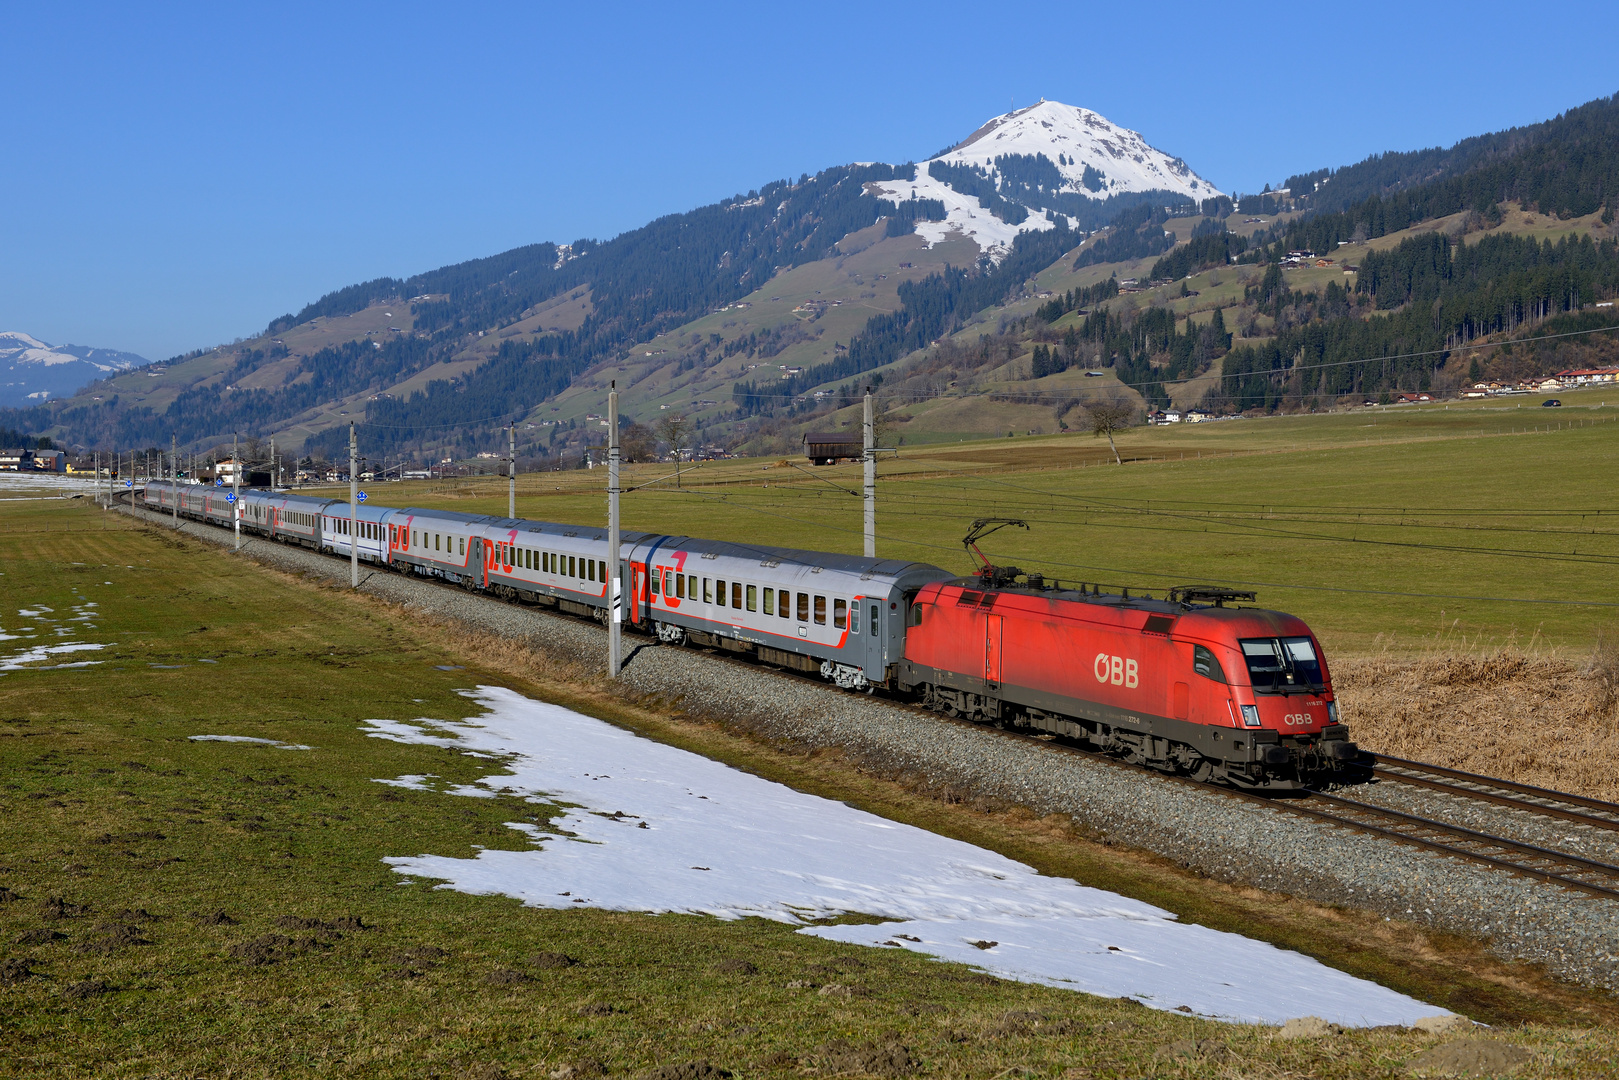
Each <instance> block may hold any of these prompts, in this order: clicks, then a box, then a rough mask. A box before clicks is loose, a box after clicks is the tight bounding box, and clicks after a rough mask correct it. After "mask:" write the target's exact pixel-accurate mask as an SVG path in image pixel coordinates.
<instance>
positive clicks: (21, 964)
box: [0, 956, 34, 986]
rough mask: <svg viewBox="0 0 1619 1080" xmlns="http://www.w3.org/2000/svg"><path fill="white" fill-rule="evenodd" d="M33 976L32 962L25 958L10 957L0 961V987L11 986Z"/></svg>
mask: <svg viewBox="0 0 1619 1080" xmlns="http://www.w3.org/2000/svg"><path fill="white" fill-rule="evenodd" d="M33 975H34V968H33V961H32V960H30V959H29V958H28V957H26V956H12V957H8V958H6V959H5V960H0V986H11V985H13V984H14V983H20V982H22V981H23V980H24V979H29V978H32V977H33Z"/></svg>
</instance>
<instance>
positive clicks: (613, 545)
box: [607, 379, 624, 679]
mask: <svg viewBox="0 0 1619 1080" xmlns="http://www.w3.org/2000/svg"><path fill="white" fill-rule="evenodd" d="M607 566H608V571H607V580H608V581H609V582H610V583H611V584H609V585H608V586H607V594H608V595H607V603H608V619H607V676H608V678H611V679H616V678H618V669H619V664H620V659H621V656H622V652H621V650H622V646H623V641H622V639H621V637H620V633H621V629H622V625H623V621H624V609H623V602H622V593H623V589H622V588H621V584H622V574H621V573H620V571H619V566H618V380H617V379H614V380H613V381H612V383H611V384H610V387H609V389H608V391H607Z"/></svg>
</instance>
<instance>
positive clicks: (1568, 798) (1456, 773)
mask: <svg viewBox="0 0 1619 1080" xmlns="http://www.w3.org/2000/svg"><path fill="white" fill-rule="evenodd" d="M1371 756H1372V758H1373V759H1374V761H1375V762H1376V763H1378V764H1382V763H1385V762H1386V763H1387V764H1389V765H1391V766H1393V767H1394V768H1397V769H1410V770H1412V771H1416V772H1425V773H1432V774H1433V775H1435V776H1443V777H1446V778H1448V779H1451V780H1461V781H1463V782H1465V783H1469V784H1481V785H1483V786H1485V787H1493V788H1498V789H1499V790H1501V791H1512V792H1516V793H1517V794H1519V795H1527V796H1529V797H1530V798H1535V799H1550V800H1552V801H1554V802H1560V803H1564V804H1566V805H1568V806H1583V807H1586V808H1587V809H1590V810H1601V811H1602V812H1603V813H1607V814H1614V815H1616V816H1619V803H1611V802H1604V801H1602V800H1601V799H1591V798H1587V797H1586V796H1584V795H1574V794H1572V793H1570V792H1567V791H1554V790H1553V789H1551V788H1543V787H1535V786H1534V785H1532V784H1520V783H1518V782H1517V781H1515V780H1498V779H1496V778H1495V777H1493V776H1480V775H1479V774H1477V773H1470V772H1463V771H1461V770H1460V769H1450V768H1446V767H1445V766H1443V765H1430V764H1428V763H1427V762H1425V761H1410V760H1408V759H1406V758H1399V757H1393V756H1391V755H1389V754H1372V755H1371ZM1389 775H1390V779H1394V778H1396V777H1398V778H1399V779H1401V780H1404V779H1407V778H1406V777H1402V776H1398V774H1389ZM1461 790H1464V791H1465V790H1466V789H1465V788H1464V789H1461ZM1470 794H1476V793H1470ZM1528 805H1535V804H1532V803H1531V804H1528Z"/></svg>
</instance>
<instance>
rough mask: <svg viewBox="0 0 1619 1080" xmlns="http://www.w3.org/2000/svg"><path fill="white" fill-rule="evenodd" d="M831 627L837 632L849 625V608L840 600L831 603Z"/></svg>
mask: <svg viewBox="0 0 1619 1080" xmlns="http://www.w3.org/2000/svg"><path fill="white" fill-rule="evenodd" d="M832 625H833V627H834V628H836V629H838V630H843V629H845V628H847V627H848V625H849V606H848V604H847V603H845V602H844V601H842V600H834V601H832Z"/></svg>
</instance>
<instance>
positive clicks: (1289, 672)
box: [1239, 637, 1326, 694]
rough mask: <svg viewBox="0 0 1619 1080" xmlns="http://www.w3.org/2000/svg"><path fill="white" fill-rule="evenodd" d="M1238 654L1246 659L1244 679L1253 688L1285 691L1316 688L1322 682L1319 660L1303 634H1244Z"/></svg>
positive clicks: (1322, 684) (1313, 646) (1275, 692)
mask: <svg viewBox="0 0 1619 1080" xmlns="http://www.w3.org/2000/svg"><path fill="white" fill-rule="evenodd" d="M1239 644H1241V645H1242V658H1243V659H1244V660H1246V661H1247V662H1248V680H1249V682H1251V683H1252V684H1253V687H1254V689H1255V690H1258V691H1261V692H1263V691H1269V692H1271V693H1273V694H1285V693H1288V692H1289V691H1291V690H1300V691H1305V692H1309V691H1318V690H1320V689H1322V688H1323V687H1324V686H1325V683H1326V680H1325V679H1323V678H1322V677H1321V661H1320V660H1319V659H1317V657H1316V655H1315V645H1314V643H1312V642H1311V641H1310V639H1309V638H1307V637H1291V638H1245V639H1244V640H1243V641H1241V642H1240V643H1239Z"/></svg>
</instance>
